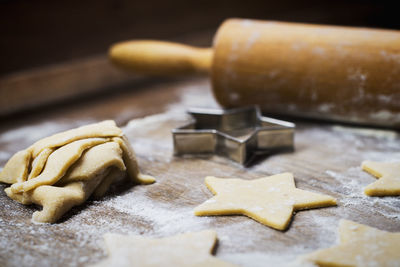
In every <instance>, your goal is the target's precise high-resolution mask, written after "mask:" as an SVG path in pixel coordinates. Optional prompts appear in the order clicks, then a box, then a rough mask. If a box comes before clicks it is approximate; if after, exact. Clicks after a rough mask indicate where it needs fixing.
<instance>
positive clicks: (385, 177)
mask: <svg viewBox="0 0 400 267" xmlns="http://www.w3.org/2000/svg"><path fill="white" fill-rule="evenodd" d="M361 166H362V169H363V170H364V171H366V172H368V173H370V174H372V175H374V176H375V177H376V178H378V180H377V181H376V182H374V183H372V184H370V185H368V186H367V187H366V188H365V189H364V193H365V194H366V195H368V196H400V162H374V161H364V162H363V163H362V165H361Z"/></svg>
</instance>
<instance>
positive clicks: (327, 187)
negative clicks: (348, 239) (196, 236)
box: [0, 80, 400, 266]
mask: <svg viewBox="0 0 400 267" xmlns="http://www.w3.org/2000/svg"><path fill="white" fill-rule="evenodd" d="M160 86H161V87H162V86H163V85H160ZM166 87H167V89H168V90H169V91H167V92H165V89H164V90H163V89H161V88H159V87H158V86H155V85H154V86H153V87H152V88H149V91H148V92H143V91H137V92H136V93H133V92H130V93H129V94H126V95H122V96H119V97H115V98H113V99H108V100H102V101H99V100H97V101H95V100H94V102H90V103H89V104H87V105H86V109H85V108H83V109H82V110H80V112H79V111H77V110H76V108H77V107H79V105H82V106H85V104H84V103H82V104H77V105H78V106H74V107H71V108H68V107H64V108H62V109H61V108H60V109H58V110H56V112H55V113H53V114H45V113H42V114H41V116H40V114H36V115H35V114H33V115H31V116H29V117H28V119H29V120H28V121H26V118H25V120H24V119H20V120H17V122H14V124H8V128H4V126H3V128H2V129H1V132H0V148H1V151H2V153H1V154H0V156H1V163H2V164H4V162H5V160H7V159H8V157H9V156H10V155H11V153H13V152H15V151H17V150H18V149H21V148H24V147H26V146H28V145H30V144H31V143H32V142H33V141H34V140H36V139H39V138H41V137H42V136H46V135H48V134H50V133H53V132H55V131H60V130H64V129H66V128H72V127H75V126H76V125H79V124H84V123H87V122H88V121H92V120H99V119H102V118H103V117H105V116H107V115H108V116H111V117H118V114H122V113H123V110H124V109H125V108H126V107H128V106H131V108H132V111H131V113H129V114H130V116H132V117H133V118H137V117H140V116H144V115H148V114H151V113H158V114H156V115H153V116H150V117H149V116H147V117H145V118H143V119H141V118H137V119H135V120H133V121H131V122H129V123H128V124H127V125H126V126H125V127H124V131H125V132H126V133H127V135H128V138H129V140H130V141H131V143H132V145H133V147H134V149H135V151H136V153H137V155H138V159H139V164H140V166H141V168H142V171H143V172H144V173H147V174H151V175H153V176H155V177H157V182H156V183H155V184H153V185H147V186H133V185H131V184H126V183H125V184H121V185H119V186H116V187H114V188H113V189H112V190H111V192H110V193H109V194H108V195H107V196H106V197H105V198H103V199H101V200H99V201H89V202H88V203H87V204H86V205H84V206H81V207H77V208H74V209H73V210H72V211H71V212H69V213H68V214H66V216H65V217H64V218H63V219H62V220H61V221H60V222H59V223H57V224H52V225H37V224H33V223H32V222H31V221H30V218H31V215H32V212H33V211H34V210H35V209H36V207H32V206H28V207H27V206H22V205H20V204H18V203H16V202H14V201H12V200H10V199H9V198H7V196H6V195H5V194H4V192H3V190H1V192H0V265H1V266H32V265H42V266H83V265H86V264H88V263H95V262H97V261H99V260H100V259H102V258H104V257H105V256H106V255H105V253H104V252H103V249H102V248H103V243H102V235H103V234H104V233H106V232H113V233H122V234H129V233H132V234H143V235H145V236H155V237H162V236H169V235H173V234H177V233H180V232H186V231H197V230H201V229H209V228H212V229H215V230H216V231H217V233H218V237H219V240H220V242H219V246H218V248H217V251H216V256H217V257H219V258H221V259H224V260H226V261H230V262H232V263H236V264H239V265H242V266H285V264H286V265H287V264H288V263H290V262H291V261H293V260H295V258H296V257H297V256H299V255H302V254H304V253H308V252H311V251H313V250H315V249H318V248H324V247H329V246H331V245H333V244H335V242H336V240H337V239H336V238H337V236H336V228H337V225H338V221H339V220H340V219H341V218H346V219H350V220H354V221H356V222H359V223H364V224H368V225H370V226H373V227H377V228H379V229H382V230H387V231H400V217H399V215H398V214H400V199H399V197H385V198H371V197H367V196H365V195H364V194H363V193H362V190H363V187H365V186H366V185H367V184H369V183H372V182H373V181H374V180H375V178H373V177H372V176H370V175H369V174H366V173H364V172H363V171H362V170H361V168H360V164H361V161H363V160H366V159H369V160H395V159H399V158H400V153H399V152H398V151H400V150H399V149H400V142H399V141H400V139H399V136H398V134H397V133H396V132H391V131H382V130H375V129H372V130H371V129H370V130H360V129H356V128H351V127H344V126H337V125H328V124H325V125H321V124H318V123H310V122H297V131H296V137H295V141H296V143H295V144H296V150H295V152H293V153H286V154H278V155H272V156H270V157H266V158H260V159H259V160H258V161H257V162H255V163H254V164H253V165H251V166H250V167H248V168H244V167H242V166H239V165H236V164H234V163H232V162H230V161H229V160H227V159H224V158H220V157H218V156H212V155H211V156H202V157H174V156H173V155H172V138H171V134H170V130H171V129H172V128H174V127H177V126H180V125H182V124H183V123H185V122H186V121H187V117H186V115H185V114H184V110H185V109H186V108H187V107H189V106H202V107H213V106H215V105H216V104H215V102H214V101H213V99H212V96H211V93H210V89H209V85H208V83H206V82H204V80H195V81H189V82H188V81H186V82H182V83H173V82H170V83H169V84H168V85H167V86H166ZM168 87H169V88H168ZM168 93H172V96H170V98H168V97H167V95H169V94H168ZM178 95H180V96H181V97H176V96H178ZM158 98H164V101H163V103H164V104H159V105H158V106H157V107H152V108H150V107H148V105H149V103H151V101H152V100H153V101H154V103H158V102H157V101H158V100H157V99H158ZM123 99H125V101H127V102H124V101H123ZM129 101H131V102H129ZM146 101H148V102H146ZM112 103H114V105H115V106H113V105H112ZM117 103H120V104H119V105H117ZM139 103H141V105H142V106H140V104H139ZM107 104H109V105H111V107H113V108H111V109H110V113H108V114H106V113H104V112H103V111H100V110H101V107H103V108H104V107H105V106H106V105H107ZM146 106H147V107H146ZM138 107H141V109H142V110H141V112H139V111H137V109H138ZM135 110H136V111H135ZM39 117H40V119H39ZM122 121H123V120H120V122H122ZM287 171H288V172H293V173H294V176H295V180H296V185H297V187H298V188H301V189H305V190H310V191H314V192H320V193H324V194H329V195H332V196H334V197H336V198H337V199H338V203H339V204H338V206H337V207H331V208H323V209H314V210H309V211H300V212H298V213H296V214H295V215H294V217H293V221H292V222H291V225H290V227H289V229H288V230H287V231H285V232H281V231H277V230H274V229H271V228H269V227H266V226H264V225H261V224H259V223H257V222H255V221H253V220H251V219H249V218H247V217H244V216H218V217H196V216H194V215H193V208H194V207H195V206H197V205H198V204H200V203H202V202H203V201H205V200H206V199H208V198H210V197H211V196H212V194H211V193H210V192H209V191H208V189H207V188H206V187H205V185H204V177H205V176H206V175H214V176H217V177H239V178H243V179H255V178H258V177H262V176H267V175H272V174H276V173H281V172H287ZM4 188H5V185H2V186H1V189H4Z"/></svg>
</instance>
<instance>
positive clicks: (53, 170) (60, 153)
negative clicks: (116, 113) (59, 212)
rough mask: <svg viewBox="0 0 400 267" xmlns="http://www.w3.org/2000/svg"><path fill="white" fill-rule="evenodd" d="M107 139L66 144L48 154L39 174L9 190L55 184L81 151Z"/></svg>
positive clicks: (20, 190)
mask: <svg viewBox="0 0 400 267" xmlns="http://www.w3.org/2000/svg"><path fill="white" fill-rule="evenodd" d="M107 141H108V140H107V139H105V138H88V139H83V140H78V141H74V142H72V143H69V144H66V145H65V146H63V147H61V148H59V149H57V150H56V151H54V153H52V154H51V155H50V156H49V158H48V160H47V163H46V167H45V168H44V170H43V172H42V173H41V174H40V175H39V176H37V177H35V179H30V180H28V181H25V182H21V183H15V184H13V185H12V186H11V191H13V192H14V193H20V192H27V191H29V190H32V189H34V188H36V187H38V186H41V185H53V184H55V183H56V182H57V181H58V180H59V179H60V178H61V177H62V176H64V174H65V172H66V171H67V170H68V168H69V167H70V166H71V165H72V164H73V163H75V162H76V161H77V160H78V159H79V158H80V157H81V155H82V153H83V151H85V150H86V149H88V148H90V147H93V146H95V145H98V144H101V143H104V142H107ZM39 155H40V154H39Z"/></svg>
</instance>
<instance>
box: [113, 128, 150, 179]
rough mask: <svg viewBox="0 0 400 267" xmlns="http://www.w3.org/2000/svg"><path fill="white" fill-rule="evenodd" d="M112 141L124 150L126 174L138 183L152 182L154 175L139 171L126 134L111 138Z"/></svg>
mask: <svg viewBox="0 0 400 267" xmlns="http://www.w3.org/2000/svg"><path fill="white" fill-rule="evenodd" d="M113 141H114V142H117V143H118V144H119V145H120V147H121V148H122V150H123V151H124V155H123V157H124V162H125V165H126V169H127V172H128V175H129V177H130V178H131V179H132V181H134V182H135V183H139V184H151V183H154V182H155V180H156V179H154V177H152V176H149V175H145V174H142V173H140V171H139V166H138V164H137V161H136V155H135V151H133V149H132V147H131V145H130V143H129V141H128V139H127V138H126V136H125V135H123V136H122V137H121V138H118V137H115V138H113Z"/></svg>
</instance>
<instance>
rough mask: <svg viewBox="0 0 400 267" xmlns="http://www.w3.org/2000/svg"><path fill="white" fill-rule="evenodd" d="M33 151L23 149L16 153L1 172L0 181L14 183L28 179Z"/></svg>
mask: <svg viewBox="0 0 400 267" xmlns="http://www.w3.org/2000/svg"><path fill="white" fill-rule="evenodd" d="M30 160H31V153H29V151H27V150H21V151H18V152H17V153H15V154H14V155H13V156H12V157H11V158H10V159H9V160H8V162H7V163H6V165H5V166H4V168H3V170H2V171H1V172H0V182H3V183H6V184H13V183H18V182H23V181H26V179H27V178H28V171H29V162H30Z"/></svg>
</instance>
